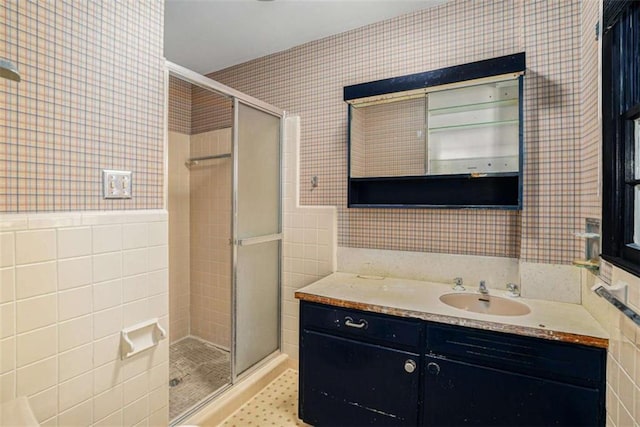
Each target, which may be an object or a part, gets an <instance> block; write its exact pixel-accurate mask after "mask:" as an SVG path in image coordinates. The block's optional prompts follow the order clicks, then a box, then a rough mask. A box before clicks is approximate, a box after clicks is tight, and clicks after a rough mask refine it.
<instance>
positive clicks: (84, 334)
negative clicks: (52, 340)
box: [58, 316, 93, 351]
mask: <svg viewBox="0 0 640 427" xmlns="http://www.w3.org/2000/svg"><path fill="white" fill-rule="evenodd" d="M92 337H93V317H92V316H84V317H78V318H76V319H72V320H69V321H66V322H60V323H59V324H58V346H59V347H58V348H59V350H60V351H66V350H69V349H72V348H74V347H77V346H79V345H83V344H88V343H90V342H91V340H92Z"/></svg>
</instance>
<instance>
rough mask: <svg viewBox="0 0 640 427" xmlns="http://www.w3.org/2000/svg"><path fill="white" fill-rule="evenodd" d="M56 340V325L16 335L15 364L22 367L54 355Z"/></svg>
mask: <svg viewBox="0 0 640 427" xmlns="http://www.w3.org/2000/svg"><path fill="white" fill-rule="evenodd" d="M57 341H58V326H57V325H54V326H49V327H47V328H42V329H38V330H35V331H31V332H27V333H25V334H20V335H18V337H17V357H16V359H17V366H18V367H22V366H25V365H28V364H30V363H33V362H36V361H38V360H41V359H45V358H47V357H49V356H53V355H55V354H56V352H57V348H58V347H57Z"/></svg>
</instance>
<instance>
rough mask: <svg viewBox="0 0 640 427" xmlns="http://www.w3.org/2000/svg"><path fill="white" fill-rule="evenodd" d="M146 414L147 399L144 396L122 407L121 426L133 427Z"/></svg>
mask: <svg viewBox="0 0 640 427" xmlns="http://www.w3.org/2000/svg"><path fill="white" fill-rule="evenodd" d="M147 414H148V398H147V397H146V396H145V397H143V398H142V399H140V400H137V401H135V402H133V403H132V404H130V405H127V406H125V407H124V410H123V411H122V417H123V421H124V423H123V426H124V427H129V426H133V425H135V424H137V423H139V422H140V421H142V420H143V419H144V418H145V417H146V416H147Z"/></svg>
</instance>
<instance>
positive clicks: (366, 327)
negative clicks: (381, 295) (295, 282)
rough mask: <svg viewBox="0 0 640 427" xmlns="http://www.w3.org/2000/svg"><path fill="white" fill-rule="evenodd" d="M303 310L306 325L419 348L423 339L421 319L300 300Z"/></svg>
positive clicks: (303, 321)
mask: <svg viewBox="0 0 640 427" xmlns="http://www.w3.org/2000/svg"><path fill="white" fill-rule="evenodd" d="M300 312H301V316H300V320H301V323H302V328H303V329H315V330H323V331H327V332H331V333H339V334H341V335H345V336H348V337H357V338H360V339H370V340H375V341H376V342H380V341H383V342H385V343H390V344H397V345H400V346H405V347H411V348H416V349H417V348H418V347H419V346H420V344H421V340H422V333H421V332H422V325H421V323H420V321H418V320H411V319H406V320H405V319H399V318H397V317H391V316H385V315H382V314H372V313H367V312H363V311H359V310H350V309H343V308H338V307H332V306H327V305H319V304H313V303H307V302H302V303H301V304H300Z"/></svg>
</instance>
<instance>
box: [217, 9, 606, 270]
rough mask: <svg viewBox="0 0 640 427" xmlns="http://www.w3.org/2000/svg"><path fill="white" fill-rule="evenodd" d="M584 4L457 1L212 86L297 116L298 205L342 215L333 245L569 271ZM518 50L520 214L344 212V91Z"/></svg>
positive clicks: (578, 184) (220, 76)
mask: <svg viewBox="0 0 640 427" xmlns="http://www.w3.org/2000/svg"><path fill="white" fill-rule="evenodd" d="M583 3H590V2H580V1H577V0H573V1H562V2H549V1H543V0H534V1H526V2H525V1H493V0H487V1H471V0H456V1H451V2H447V3H446V4H443V5H440V6H438V7H435V8H431V9H426V10H423V11H419V12H415V13H412V14H408V15H404V16H401V17H398V18H394V19H391V20H387V21H384V22H380V23H376V24H372V25H369V26H366V27H363V28H359V29H356V30H352V31H348V32H346V33H343V34H338V35H336V36H332V37H329V38H326V39H322V40H318V41H314V42H311V43H307V44H304V45H302V46H298V47H294V48H292V49H289V50H287V51H284V52H280V53H276V54H273V55H270V56H267V57H264V58H260V59H256V60H254V61H250V62H247V63H244V64H240V65H238V66H234V67H230V68H228V69H225V70H221V71H218V72H214V73H211V74H210V75H209V76H210V77H212V78H213V79H215V80H218V81H220V82H222V83H224V84H227V85H229V86H232V87H234V88H235V89H238V90H241V91H243V92H246V93H248V94H250V95H253V96H255V97H257V98H259V99H262V100H265V101H266V102H269V103H271V104H273V105H277V106H278V107H280V108H283V109H285V110H287V111H290V112H292V113H294V114H298V115H300V117H301V132H302V133H301V136H302V142H301V147H300V150H301V151H300V161H301V165H300V169H301V177H300V180H301V183H302V185H301V188H300V201H301V203H302V204H305V205H333V206H336V207H337V210H338V231H339V233H338V239H339V245H340V246H349V247H361V248H374V249H390V250H404V251H420V252H446V253H454V254H468V255H484V256H501V257H515V258H521V259H523V260H526V261H530V262H539V263H555V264H567V263H569V262H571V260H573V259H574V258H577V257H579V256H580V254H581V253H582V247H583V244H584V242H583V241H581V240H580V239H578V238H576V237H574V236H573V233H574V232H576V231H582V229H583V228H584V219H583V218H582V216H581V215H582V209H581V205H580V200H581V197H582V196H581V195H582V192H583V188H582V187H583V181H582V180H581V173H580V172H581V166H580V164H581V163H580V162H581V159H582V156H583V150H584V147H583V146H582V140H581V131H580V125H581V119H580V113H581V107H580V99H581V92H580V88H581V78H582V77H585V78H586V77H588V76H590V74H589V75H587V74H585V75H584V76H583V74H582V72H583V71H582V70H581V61H580V55H581V44H580V36H581V16H580V11H581V8H583V7H585V8H586V6H583ZM593 3H596V2H593ZM595 7H597V4H596V5H595ZM584 34H585V37H586V35H587V34H588V33H587V31H586V30H585V31H584ZM592 34H593V33H592ZM585 46H586V43H585ZM521 51H524V52H526V54H527V75H526V77H525V94H524V97H525V103H524V116H525V134H524V140H525V167H524V176H525V179H524V192H525V199H524V209H523V211H522V212H517V211H497V210H433V209H413V210H398V209H347V208H346V188H347V186H346V177H347V170H346V165H347V159H346V155H347V150H346V141H347V135H346V132H347V123H346V119H347V106H346V104H345V103H344V102H343V100H342V88H343V86H346V85H352V84H356V83H362V82H367V81H373V80H377V79H382V78H388V77H392V76H400V75H406V74H411V73H417V72H422V71H426V70H432V69H438V68H442V67H446V66H451V65H457V64H462V63H466V62H471V61H477V60H481V59H486V58H492V57H497V56H502V55H507V54H511V53H516V52H521ZM590 55H591V54H590ZM590 58H593V56H592V55H591V56H590ZM590 64H591V62H590ZM585 95H586V94H585ZM315 175H317V176H318V179H319V186H318V188H316V189H314V190H313V191H311V188H310V185H309V184H308V183H309V182H310V180H311V177H312V176H315ZM586 182H587V183H588V185H592V184H593V182H592V180H588V181H586Z"/></svg>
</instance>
